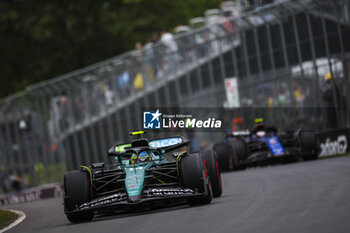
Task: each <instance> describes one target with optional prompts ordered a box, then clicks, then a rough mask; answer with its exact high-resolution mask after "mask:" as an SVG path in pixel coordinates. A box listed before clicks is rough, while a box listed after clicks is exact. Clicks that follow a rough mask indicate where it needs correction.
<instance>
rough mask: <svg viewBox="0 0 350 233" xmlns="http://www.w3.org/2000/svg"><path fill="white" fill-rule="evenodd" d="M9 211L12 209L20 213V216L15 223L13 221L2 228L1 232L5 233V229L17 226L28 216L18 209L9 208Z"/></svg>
mask: <svg viewBox="0 0 350 233" xmlns="http://www.w3.org/2000/svg"><path fill="white" fill-rule="evenodd" d="M8 211H11V212H13V213H16V214H18V215H19V218H17V220H16V221H14V222H13V223H11V224H10V225H8V226H7V227H5V228H2V229H1V230H0V233H3V232H5V231H7V230H10V229H11V228H13V227H15V226H17V225H18V224H20V223H21V222H22V221H23V220H24V219H25V218H26V214H25V213H24V212H22V211H18V210H8Z"/></svg>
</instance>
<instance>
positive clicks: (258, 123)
mask: <svg viewBox="0 0 350 233" xmlns="http://www.w3.org/2000/svg"><path fill="white" fill-rule="evenodd" d="M254 122H255V125H254V129H253V131H254V132H257V131H261V130H265V124H264V119H263V118H256V119H255V120H254Z"/></svg>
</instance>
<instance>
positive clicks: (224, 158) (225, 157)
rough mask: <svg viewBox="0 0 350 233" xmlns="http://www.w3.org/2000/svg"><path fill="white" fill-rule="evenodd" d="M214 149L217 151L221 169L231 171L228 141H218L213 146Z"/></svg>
mask: <svg viewBox="0 0 350 233" xmlns="http://www.w3.org/2000/svg"><path fill="white" fill-rule="evenodd" d="M213 150H214V151H215V152H216V156H217V160H218V165H219V169H220V171H229V170H231V169H230V154H231V151H230V148H229V147H228V146H227V144H226V143H216V144H214V146H213Z"/></svg>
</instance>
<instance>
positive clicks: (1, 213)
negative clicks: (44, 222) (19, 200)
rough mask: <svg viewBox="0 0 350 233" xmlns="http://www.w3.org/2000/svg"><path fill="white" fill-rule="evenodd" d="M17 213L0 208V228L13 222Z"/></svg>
mask: <svg viewBox="0 0 350 233" xmlns="http://www.w3.org/2000/svg"><path fill="white" fill-rule="evenodd" d="M18 217H19V216H18V214H16V213H13V212H11V211H8V210H0V229H2V228H4V227H6V226H8V225H10V224H11V223H13V222H14V221H15V220H16V219H17V218H18Z"/></svg>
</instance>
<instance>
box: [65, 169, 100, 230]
mask: <svg viewBox="0 0 350 233" xmlns="http://www.w3.org/2000/svg"><path fill="white" fill-rule="evenodd" d="M90 187H91V186H90V177H89V175H88V174H87V173H86V172H84V171H80V170H74V171H69V172H67V173H66V174H65V176H64V208H65V210H66V211H68V212H69V211H73V210H75V209H76V208H77V207H78V206H80V205H81V204H83V203H85V202H88V201H90V200H91V191H90ZM93 217H94V213H93V212H84V213H67V219H68V220H69V221H70V222H72V223H77V222H83V221H90V220H91V219H92V218H93Z"/></svg>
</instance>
